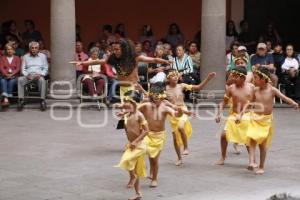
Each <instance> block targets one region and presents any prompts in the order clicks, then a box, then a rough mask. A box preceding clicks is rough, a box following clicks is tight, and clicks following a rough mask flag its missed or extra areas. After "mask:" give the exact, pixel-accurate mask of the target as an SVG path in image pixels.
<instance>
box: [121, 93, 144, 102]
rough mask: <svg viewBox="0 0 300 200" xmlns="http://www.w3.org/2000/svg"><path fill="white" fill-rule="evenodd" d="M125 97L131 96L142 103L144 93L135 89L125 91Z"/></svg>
mask: <svg viewBox="0 0 300 200" xmlns="http://www.w3.org/2000/svg"><path fill="white" fill-rule="evenodd" d="M124 96H125V97H131V98H132V99H133V100H134V101H135V102H137V103H140V102H141V101H142V95H141V94H140V93H138V92H137V91H134V90H129V91H127V92H125V94H124Z"/></svg>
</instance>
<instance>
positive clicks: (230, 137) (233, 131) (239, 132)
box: [225, 112, 250, 144]
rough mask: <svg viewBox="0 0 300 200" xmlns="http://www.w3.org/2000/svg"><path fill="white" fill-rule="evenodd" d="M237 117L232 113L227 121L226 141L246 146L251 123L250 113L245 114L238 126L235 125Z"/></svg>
mask: <svg viewBox="0 0 300 200" xmlns="http://www.w3.org/2000/svg"><path fill="white" fill-rule="evenodd" d="M237 115H238V114H237V113H234V112H232V113H231V114H230V115H229V117H228V119H227V121H226V125H225V131H226V139H227V141H228V142H233V143H238V144H246V138H247V137H246V134H247V130H248V125H249V123H250V113H249V112H247V113H245V114H244V115H243V117H242V119H241V122H240V123H238V124H236V123H235V120H236V117H237Z"/></svg>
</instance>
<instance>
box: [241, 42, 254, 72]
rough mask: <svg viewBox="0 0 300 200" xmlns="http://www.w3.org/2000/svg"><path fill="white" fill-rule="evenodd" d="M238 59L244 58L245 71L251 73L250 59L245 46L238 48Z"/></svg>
mask: <svg viewBox="0 0 300 200" xmlns="http://www.w3.org/2000/svg"><path fill="white" fill-rule="evenodd" d="M238 57H239V58H240V57H241V58H244V59H245V60H246V61H247V66H246V67H247V71H252V66H251V63H250V57H249V54H248V52H247V48H246V47H245V46H239V48H238Z"/></svg>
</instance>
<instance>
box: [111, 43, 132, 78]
mask: <svg viewBox="0 0 300 200" xmlns="http://www.w3.org/2000/svg"><path fill="white" fill-rule="evenodd" d="M114 44H117V45H120V46H121V52H122V55H121V57H120V58H117V57H116V55H114V54H112V55H110V56H109V58H108V61H107V63H108V64H110V65H112V66H114V67H118V66H119V67H121V68H122V70H124V71H125V72H128V73H131V72H132V71H133V70H134V68H135V66H136V60H135V59H136V57H137V55H136V53H135V45H134V43H133V42H132V41H131V40H129V39H121V40H119V41H118V42H115V43H114Z"/></svg>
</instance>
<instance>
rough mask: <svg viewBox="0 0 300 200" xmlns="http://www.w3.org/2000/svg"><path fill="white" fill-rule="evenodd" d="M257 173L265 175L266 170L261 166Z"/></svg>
mask: <svg viewBox="0 0 300 200" xmlns="http://www.w3.org/2000/svg"><path fill="white" fill-rule="evenodd" d="M255 173H256V174H257V175H263V174H264V173H265V170H264V169H262V168H259V169H258V170H257V171H256V172H255Z"/></svg>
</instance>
